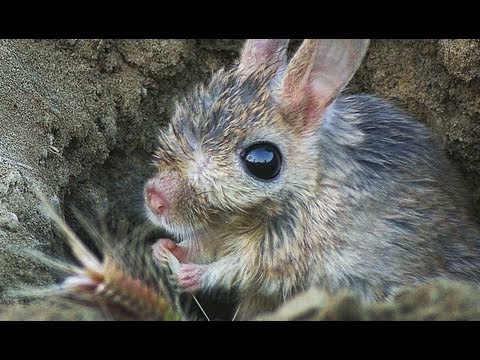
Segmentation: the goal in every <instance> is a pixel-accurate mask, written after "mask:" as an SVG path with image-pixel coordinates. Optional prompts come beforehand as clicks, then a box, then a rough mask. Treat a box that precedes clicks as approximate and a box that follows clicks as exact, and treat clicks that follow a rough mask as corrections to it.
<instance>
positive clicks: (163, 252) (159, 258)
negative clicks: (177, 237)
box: [152, 239, 177, 267]
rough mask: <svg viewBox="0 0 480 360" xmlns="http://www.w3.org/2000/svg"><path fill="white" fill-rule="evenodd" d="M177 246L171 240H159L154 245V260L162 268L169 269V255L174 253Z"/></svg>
mask: <svg viewBox="0 0 480 360" xmlns="http://www.w3.org/2000/svg"><path fill="white" fill-rule="evenodd" d="M176 247H177V244H176V243H175V242H174V241H172V240H170V239H159V240H158V241H157V242H156V243H155V244H153V245H152V255H153V259H154V260H155V261H156V262H157V263H158V264H159V265H160V266H162V267H168V259H169V255H170V254H171V253H173V251H174V250H175V248H176Z"/></svg>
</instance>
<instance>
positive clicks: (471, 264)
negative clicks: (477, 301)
mask: <svg viewBox="0 0 480 360" xmlns="http://www.w3.org/2000/svg"><path fill="white" fill-rule="evenodd" d="M368 44H369V41H368V40H347V39H342V40H310V39H309V40H305V41H304V42H303V43H302V45H301V46H300V48H299V49H298V51H297V52H296V53H295V54H294V56H293V57H292V59H291V60H290V61H289V62H288V61H287V52H286V49H287V46H288V40H279V39H275V40H248V41H246V43H245V45H244V48H243V50H242V53H241V58H240V61H239V62H238V64H236V65H235V66H234V67H233V68H232V69H231V70H228V71H225V70H220V71H218V72H217V73H216V74H215V75H214V76H213V78H212V79H211V82H210V83H209V84H208V85H206V86H198V87H197V88H196V89H195V90H194V91H192V92H191V93H190V94H189V95H187V96H185V97H184V98H183V99H182V100H181V101H179V102H178V103H177V105H176V109H175V113H174V115H173V118H172V121H171V123H170V125H169V127H168V129H167V130H165V131H162V132H161V134H160V136H159V146H158V150H157V152H156V155H155V160H154V165H155V167H156V174H155V175H154V176H153V177H152V178H151V179H149V180H148V182H147V183H146V185H145V189H144V197H145V202H146V208H147V213H148V217H149V218H150V219H151V221H153V222H154V223H155V224H157V225H159V226H161V227H162V228H164V229H165V230H166V231H168V232H170V233H171V235H172V236H173V237H174V238H175V239H176V240H177V241H179V243H176V242H174V241H172V240H169V239H161V240H159V241H158V242H157V243H156V244H155V245H154V247H153V255H154V257H155V258H156V259H157V261H159V262H162V261H165V259H166V258H167V255H168V254H167V252H168V251H170V252H171V253H172V254H173V255H175V257H176V258H177V259H178V260H179V261H180V263H181V265H180V268H179V270H178V271H177V272H176V273H175V274H174V277H175V279H176V281H177V283H178V285H179V286H180V287H181V288H182V289H184V290H185V291H187V292H195V291H209V290H218V289H235V290H236V292H237V293H238V302H239V309H240V310H239V311H240V313H239V314H240V318H242V319H248V318H251V317H253V316H255V315H257V314H259V313H261V312H264V311H269V310H272V309H274V308H276V307H277V306H278V305H280V304H281V303H283V302H284V301H285V300H287V299H289V298H290V297H291V296H292V295H294V294H296V293H298V292H300V291H302V290H306V289H308V288H310V287H312V286H316V287H320V288H323V289H326V290H327V291H329V292H331V293H336V292H338V291H339V290H341V289H344V288H348V289H350V290H352V291H354V292H355V293H358V294H359V295H360V296H361V297H362V298H363V299H364V300H368V301H374V300H384V299H388V298H390V297H391V296H392V294H393V293H394V291H395V290H396V289H397V288H398V287H399V286H401V285H414V284H419V283H423V282H425V281H427V280H430V279H432V278H447V279H453V280H460V281H478V280H479V279H480V230H479V228H478V225H477V223H476V220H475V219H474V217H473V216H472V215H471V211H470V207H469V206H470V205H469V202H468V194H466V190H465V185H464V184H463V182H462V179H461V177H460V175H459V174H458V173H457V171H456V170H455V168H454V167H453V166H452V165H451V164H449V162H448V160H447V158H446V156H445V154H444V151H443V149H442V144H441V141H440V140H439V139H438V138H437V137H436V136H435V134H433V133H432V131H430V130H429V129H428V128H426V127H425V126H423V125H422V124H420V123H419V122H417V121H416V120H414V119H413V118H411V117H410V116H408V115H406V114H405V113H404V112H402V111H400V110H399V109H397V108H395V107H394V106H392V105H391V104H389V103H388V102H386V101H384V100H381V99H378V98H376V97H373V96H369V95H355V96H343V95H340V94H341V92H342V91H343V90H344V88H345V86H346V85H347V84H348V83H349V81H350V79H351V78H352V76H353V75H354V74H355V72H356V71H357V69H358V67H359V66H360V64H361V62H362V60H363V58H364V56H365V54H366V52H367V48H368Z"/></svg>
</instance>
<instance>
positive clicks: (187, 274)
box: [174, 263, 206, 293]
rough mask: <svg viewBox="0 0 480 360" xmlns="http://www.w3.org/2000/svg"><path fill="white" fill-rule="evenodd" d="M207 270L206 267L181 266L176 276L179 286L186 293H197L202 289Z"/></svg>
mask: <svg viewBox="0 0 480 360" xmlns="http://www.w3.org/2000/svg"><path fill="white" fill-rule="evenodd" d="M205 270H206V265H198V264H192V263H188V264H180V267H179V268H178V270H177V272H176V273H175V274H174V278H175V280H176V283H177V286H178V287H179V288H180V289H182V290H183V291H185V292H190V293H193V292H196V291H197V290H199V289H200V288H201V287H202V277H203V274H204V273H205Z"/></svg>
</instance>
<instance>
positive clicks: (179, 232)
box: [147, 211, 207, 244]
mask: <svg viewBox="0 0 480 360" xmlns="http://www.w3.org/2000/svg"><path fill="white" fill-rule="evenodd" d="M147 217H148V219H149V220H150V221H151V222H152V223H153V224H154V225H157V226H158V227H160V228H161V229H162V230H164V231H165V232H166V233H167V235H168V237H169V238H170V239H172V240H174V241H175V242H176V243H178V244H179V243H182V244H186V243H189V242H192V241H201V239H203V238H205V237H206V235H207V230H206V229H205V227H204V226H202V225H199V224H191V225H190V226H185V225H184V224H177V223H175V222H174V221H172V220H171V219H169V218H168V217H166V216H157V215H155V214H153V213H152V212H151V211H147Z"/></svg>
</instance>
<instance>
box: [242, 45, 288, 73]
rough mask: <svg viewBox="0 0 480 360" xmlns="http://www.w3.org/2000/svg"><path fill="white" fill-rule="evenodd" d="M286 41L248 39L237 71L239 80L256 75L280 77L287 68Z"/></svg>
mask: <svg viewBox="0 0 480 360" xmlns="http://www.w3.org/2000/svg"><path fill="white" fill-rule="evenodd" d="M287 47H288V39H249V40H247V41H246V42H245V45H244V46H243V50H242V54H241V56H240V63H239V64H238V68H237V71H238V73H239V74H240V77H241V78H247V77H248V76H249V75H251V74H254V73H257V72H258V71H259V70H262V71H263V74H266V75H267V76H269V77H271V79H273V77H276V76H281V75H282V73H283V71H284V70H285V69H286V67H287Z"/></svg>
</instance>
